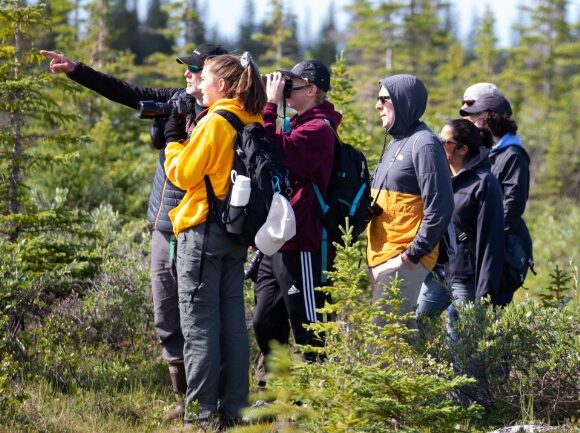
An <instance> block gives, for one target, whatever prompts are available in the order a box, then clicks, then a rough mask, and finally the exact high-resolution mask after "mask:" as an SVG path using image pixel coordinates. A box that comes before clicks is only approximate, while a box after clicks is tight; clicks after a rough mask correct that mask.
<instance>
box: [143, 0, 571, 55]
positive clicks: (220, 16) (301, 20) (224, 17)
mask: <svg viewBox="0 0 580 433" xmlns="http://www.w3.org/2000/svg"><path fill="white" fill-rule="evenodd" d="M137 1H138V5H139V9H140V13H144V12H145V7H144V5H146V4H147V3H148V2H149V0H137ZM331 1H332V2H333V3H334V7H335V13H336V20H337V24H338V27H339V29H344V27H345V26H346V25H347V14H346V13H345V12H344V6H345V5H346V4H348V3H350V1H349V0H284V5H285V7H290V6H291V7H292V10H293V12H294V13H295V14H296V16H297V18H298V31H299V38H300V35H301V34H302V35H306V34H308V33H309V35H310V36H311V37H313V36H315V35H316V34H317V33H318V30H319V28H320V24H321V23H322V22H323V21H324V20H325V19H326V17H327V15H328V8H329V5H330V2H331ZM451 2H452V3H453V4H454V5H455V10H456V13H457V22H458V23H459V24H460V27H459V31H460V34H459V36H460V37H465V36H466V34H467V32H468V31H469V30H470V29H471V25H472V23H473V17H474V15H475V14H477V15H479V16H481V15H482V14H483V11H484V8H485V6H486V5H489V6H490V7H491V8H492V10H494V11H495V17H496V35H497V36H498V38H499V45H500V46H502V47H505V46H508V45H509V44H510V40H511V37H512V31H511V27H512V25H513V23H514V21H515V20H516V18H517V14H518V9H519V7H520V6H521V5H526V4H527V5H531V4H533V3H534V2H533V1H532V0H451ZM198 4H200V5H201V7H202V8H206V11H207V20H208V21H209V26H212V27H213V26H214V25H219V28H220V32H221V33H222V34H224V35H225V36H227V37H228V38H233V37H234V36H235V35H236V33H237V29H238V24H239V20H240V17H241V16H242V8H243V6H244V4H245V0H199V1H198ZM254 4H255V5H256V16H257V20H256V21H258V20H261V19H262V18H263V17H264V15H265V14H266V13H267V12H268V4H269V1H268V0H255V3H254ZM569 4H570V11H571V16H572V17H577V16H578V14H579V13H580V0H569ZM224 12H226V13H224ZM301 39H304V36H303V37H302V38H301Z"/></svg>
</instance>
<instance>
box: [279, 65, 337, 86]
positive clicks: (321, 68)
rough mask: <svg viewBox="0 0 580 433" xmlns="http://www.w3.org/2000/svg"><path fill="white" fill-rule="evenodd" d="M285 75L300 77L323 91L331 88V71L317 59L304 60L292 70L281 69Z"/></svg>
mask: <svg viewBox="0 0 580 433" xmlns="http://www.w3.org/2000/svg"><path fill="white" fill-rule="evenodd" d="M280 72H281V73H282V75H284V76H285V77H291V78H300V79H302V80H304V81H306V82H307V83H308V84H314V85H315V86H316V87H318V88H319V89H320V90H322V91H323V92H328V91H329V90H330V71H329V70H328V68H327V67H326V65H324V64H323V63H320V62H319V61H317V60H304V61H303V62H300V63H298V64H297V65H296V66H294V67H293V68H292V70H291V71H280Z"/></svg>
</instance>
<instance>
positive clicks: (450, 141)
mask: <svg viewBox="0 0 580 433" xmlns="http://www.w3.org/2000/svg"><path fill="white" fill-rule="evenodd" d="M439 140H440V141H441V144H442V145H443V146H445V145H446V144H447V143H451V144H454V145H455V146H457V147H458V148H460V147H463V146H464V145H463V144H461V143H458V142H457V141H453V140H449V139H447V138H445V137H442V136H439Z"/></svg>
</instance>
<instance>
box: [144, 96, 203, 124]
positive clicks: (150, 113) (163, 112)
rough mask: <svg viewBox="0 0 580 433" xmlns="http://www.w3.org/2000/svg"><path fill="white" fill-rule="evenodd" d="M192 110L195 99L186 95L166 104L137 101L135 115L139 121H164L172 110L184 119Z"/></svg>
mask: <svg viewBox="0 0 580 433" xmlns="http://www.w3.org/2000/svg"><path fill="white" fill-rule="evenodd" d="M194 108H195V99H194V98H193V97H192V96H189V95H187V96H181V97H179V98H175V99H170V100H169V101H167V102H156V101H139V104H137V115H138V117H139V119H166V118H168V117H169V116H171V113H172V112H173V110H176V111H177V114H178V115H179V116H183V117H185V116H186V115H187V114H188V113H192V112H193V111H194Z"/></svg>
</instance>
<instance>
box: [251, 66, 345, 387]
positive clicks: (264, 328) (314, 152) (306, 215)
mask: <svg viewBox="0 0 580 433" xmlns="http://www.w3.org/2000/svg"><path fill="white" fill-rule="evenodd" d="M329 90H330V71H329V69H328V68H327V67H326V66H325V65H324V64H322V63H320V62H318V61H316V60H305V61H302V62H300V63H298V64H297V65H296V66H294V67H293V68H292V70H291V71H278V72H274V73H272V74H268V75H267V76H266V94H267V96H268V102H267V103H266V106H265V108H264V113H263V115H264V129H265V133H266V135H267V136H269V137H271V138H272V139H273V140H274V142H275V143H276V144H277V145H278V146H279V148H280V149H281V151H282V155H283V156H284V160H285V161H286V163H287V165H288V168H289V169H290V177H291V179H292V191H293V192H292V196H291V198H290V203H291V205H292V208H293V210H294V214H295V216H296V235H295V236H294V237H293V238H292V239H290V240H289V241H287V242H286V243H285V244H284V245H283V246H282V248H281V249H280V251H278V252H277V253H275V254H274V255H272V256H265V257H264V258H263V259H262V262H261V263H260V266H259V268H258V274H257V282H256V288H255V298H256V310H255V314H254V318H253V325H254V331H255V334H256V340H257V342H258V346H259V348H260V351H261V352H262V354H263V355H264V356H266V355H267V354H268V353H269V352H270V343H271V341H272V340H275V341H278V342H279V343H281V344H288V340H289V334H290V329H292V333H293V335H294V340H295V341H296V343H297V344H300V345H311V346H322V345H323V344H324V342H323V341H322V340H321V339H320V338H319V337H317V336H316V335H315V334H314V333H313V332H312V331H308V330H306V329H305V328H304V325H306V324H309V323H313V322H317V321H319V320H322V317H321V315H320V314H319V313H317V312H316V309H317V308H320V307H322V306H323V305H324V302H325V300H326V297H325V295H324V294H323V293H322V292H319V291H316V290H315V287H319V286H321V285H322V284H321V277H322V273H323V272H324V271H326V269H324V268H323V264H322V263H323V259H322V251H321V245H322V220H321V218H320V208H319V204H318V201H317V199H316V196H315V192H314V188H313V184H314V183H315V184H316V185H318V187H319V189H320V190H321V191H322V193H323V194H324V196H326V191H327V188H328V184H329V181H330V176H331V171H332V164H329V161H332V160H333V158H334V148H335V142H336V129H337V128H338V126H339V125H340V122H341V120H342V115H341V114H340V113H338V112H337V111H336V110H335V109H334V106H333V105H332V103H330V102H329V101H328V100H327V92H328V91H329ZM282 96H284V100H285V103H286V106H288V107H291V108H293V109H294V110H295V111H296V115H295V116H293V117H292V118H291V119H290V122H289V124H286V125H285V128H282V129H279V130H276V118H277V109H278V105H277V104H278V101H280V99H281V98H282ZM328 262H329V264H328V266H331V265H332V260H331V258H329V260H328ZM303 356H304V358H305V359H306V360H308V361H315V360H316V358H317V355H316V354H314V353H304V355H303ZM258 385H259V386H265V378H264V377H263V376H262V377H260V378H259V379H258Z"/></svg>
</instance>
